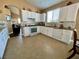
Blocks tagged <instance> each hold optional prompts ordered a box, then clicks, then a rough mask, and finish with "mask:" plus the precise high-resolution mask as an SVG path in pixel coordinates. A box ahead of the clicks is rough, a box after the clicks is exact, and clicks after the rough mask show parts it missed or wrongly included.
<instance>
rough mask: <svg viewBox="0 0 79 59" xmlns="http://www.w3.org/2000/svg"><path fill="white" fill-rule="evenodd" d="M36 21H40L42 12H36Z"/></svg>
mask: <svg viewBox="0 0 79 59" xmlns="http://www.w3.org/2000/svg"><path fill="white" fill-rule="evenodd" d="M35 21H36V22H40V14H39V13H36V20H35Z"/></svg>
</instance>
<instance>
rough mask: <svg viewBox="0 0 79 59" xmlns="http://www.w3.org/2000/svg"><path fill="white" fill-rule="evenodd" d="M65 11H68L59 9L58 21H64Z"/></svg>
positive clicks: (65, 8) (64, 8)
mask: <svg viewBox="0 0 79 59" xmlns="http://www.w3.org/2000/svg"><path fill="white" fill-rule="evenodd" d="M67 11H68V9H67V7H63V8H61V9H60V16H59V19H60V21H65V20H66V17H67Z"/></svg>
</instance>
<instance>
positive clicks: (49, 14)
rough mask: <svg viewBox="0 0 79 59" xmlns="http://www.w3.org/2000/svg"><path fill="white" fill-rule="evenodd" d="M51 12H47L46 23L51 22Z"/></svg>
mask: <svg viewBox="0 0 79 59" xmlns="http://www.w3.org/2000/svg"><path fill="white" fill-rule="evenodd" d="M52 16H53V11H48V12H47V22H52Z"/></svg>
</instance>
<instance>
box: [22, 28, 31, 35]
mask: <svg viewBox="0 0 79 59" xmlns="http://www.w3.org/2000/svg"><path fill="white" fill-rule="evenodd" d="M30 32H31V30H30V27H24V28H23V34H24V36H29V35H30Z"/></svg>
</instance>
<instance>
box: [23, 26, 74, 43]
mask: <svg viewBox="0 0 79 59" xmlns="http://www.w3.org/2000/svg"><path fill="white" fill-rule="evenodd" d="M36 27H37V34H38V33H42V34H44V35H46V36H49V37H51V38H54V39H56V40H59V41H62V42H64V43H67V44H69V43H70V42H71V40H72V39H73V38H72V37H73V35H72V34H73V31H72V30H64V29H56V28H50V27H45V26H36ZM23 31H24V36H30V34H31V30H30V27H24V28H23Z"/></svg>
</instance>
